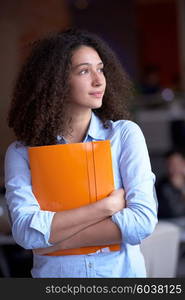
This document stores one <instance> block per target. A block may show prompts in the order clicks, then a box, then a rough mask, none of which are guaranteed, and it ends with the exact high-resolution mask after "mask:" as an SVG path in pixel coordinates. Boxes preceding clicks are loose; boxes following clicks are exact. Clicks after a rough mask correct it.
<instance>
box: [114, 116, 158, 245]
mask: <svg viewBox="0 0 185 300" xmlns="http://www.w3.org/2000/svg"><path fill="white" fill-rule="evenodd" d="M120 138H121V155H120V160H119V168H120V174H121V179H122V184H123V188H124V189H125V195H126V203H127V204H126V208H125V209H123V210H121V211H119V212H117V213H116V214H114V215H113V216H112V220H113V222H115V223H116V224H117V225H118V227H119V228H120V230H121V233H122V240H123V242H124V243H128V244H131V245H137V244H140V243H141V241H142V240H143V239H145V238H146V237H147V236H149V235H150V234H151V233H152V232H153V231H154V229H155V226H156V224H157V198H156V193H155V175H154V174H153V172H152V170H151V164H150V159H149V155H148V150H147V146H146V142H145V138H144V136H143V133H142V131H141V129H140V127H139V126H138V125H137V124H136V123H134V122H132V121H128V122H127V126H126V128H125V127H123V128H122V130H121V137H120Z"/></svg>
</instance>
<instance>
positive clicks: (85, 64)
mask: <svg viewBox="0 0 185 300" xmlns="http://www.w3.org/2000/svg"><path fill="white" fill-rule="evenodd" d="M91 65H92V64H90V63H81V64H78V65H75V66H73V67H72V68H73V69H77V68H79V67H81V66H91ZM99 65H103V63H102V62H99V63H98V64H97V66H99Z"/></svg>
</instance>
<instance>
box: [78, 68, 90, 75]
mask: <svg viewBox="0 0 185 300" xmlns="http://www.w3.org/2000/svg"><path fill="white" fill-rule="evenodd" d="M86 73H88V69H84V70H81V71H80V72H79V74H80V75H83V74H86Z"/></svg>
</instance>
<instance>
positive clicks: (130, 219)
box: [5, 113, 157, 278]
mask: <svg viewBox="0 0 185 300" xmlns="http://www.w3.org/2000/svg"><path fill="white" fill-rule="evenodd" d="M101 140H110V141H111V151H112V162H113V174H114V183H115V189H118V188H121V187H123V188H124V190H125V193H126V202H127V207H126V208H125V209H123V210H121V211H119V212H117V213H116V214H114V215H113V216H112V221H113V222H115V223H116V224H117V225H118V227H119V228H120V230H121V233H122V240H123V242H122V244H121V251H112V252H111V251H109V248H108V249H107V248H104V249H103V250H101V251H97V252H96V253H91V254H88V255H70V256H41V255H33V268H32V270H31V274H32V276H33V277H51V278H54V277H58V278H59V277H63V278H65V277H69V278H72V277H76V278H80V277H82V278H100V277H104V278H106V277H107V278H111V277H114V278H116V277H117V278H126V277H146V270H145V263H144V259H143V255H142V253H141V251H140V243H141V241H142V240H143V239H145V238H146V237H147V236H149V235H150V234H151V233H152V232H153V230H154V229H155V226H156V223H157V205H156V199H155V188H154V183H155V175H154V174H153V173H152V171H151V165H150V159H149V155H148V151H147V146H146V142H145V139H144V136H143V134H142V131H141V129H140V128H139V126H138V125H137V124H136V123H134V122H132V121H128V120H120V121H116V122H113V121H110V128H108V129H105V128H104V127H103V124H102V122H101V121H100V119H99V118H98V117H97V116H96V115H95V114H94V113H92V118H91V122H90V126H89V129H88V131H87V135H86V137H85V139H84V141H83V142H88V141H101ZM58 141H59V142H61V143H64V142H65V141H64V140H63V138H61V139H59V138H58ZM5 187H6V199H7V203H8V207H9V211H10V215H11V221H12V234H13V237H14V239H15V241H16V243H18V244H19V245H21V246H22V247H23V248H25V249H34V248H43V247H48V246H51V244H50V243H49V241H48V240H49V236H50V230H51V223H52V219H53V216H54V214H55V213H54V212H50V211H43V210H41V209H40V207H39V204H38V202H37V200H36V198H35V196H34V194H33V192H32V186H31V174H30V167H29V159H28V152H27V147H25V146H23V145H22V144H21V143H20V142H17V141H15V142H13V143H12V144H11V145H10V146H9V147H8V149H7V152H6V156H5ZM105 230H106V228H105Z"/></svg>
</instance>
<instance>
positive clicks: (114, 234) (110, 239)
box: [34, 217, 121, 255]
mask: <svg viewBox="0 0 185 300" xmlns="http://www.w3.org/2000/svg"><path fill="white" fill-rule="evenodd" d="M119 243H121V231H120V229H119V228H118V226H117V225H116V224H115V223H113V222H112V220H111V218H110V217H109V218H106V219H105V220H103V221H100V222H98V223H96V224H93V225H92V226H89V227H87V228H85V229H83V230H81V231H80V232H78V233H77V234H74V235H73V236H71V237H70V238H68V239H66V240H64V241H61V242H59V243H57V244H55V245H54V246H51V247H48V248H40V249H35V250H34V253H35V254H38V255H45V254H49V253H52V252H53V251H58V250H64V249H72V248H79V247H88V246H99V245H107V244H119Z"/></svg>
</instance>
